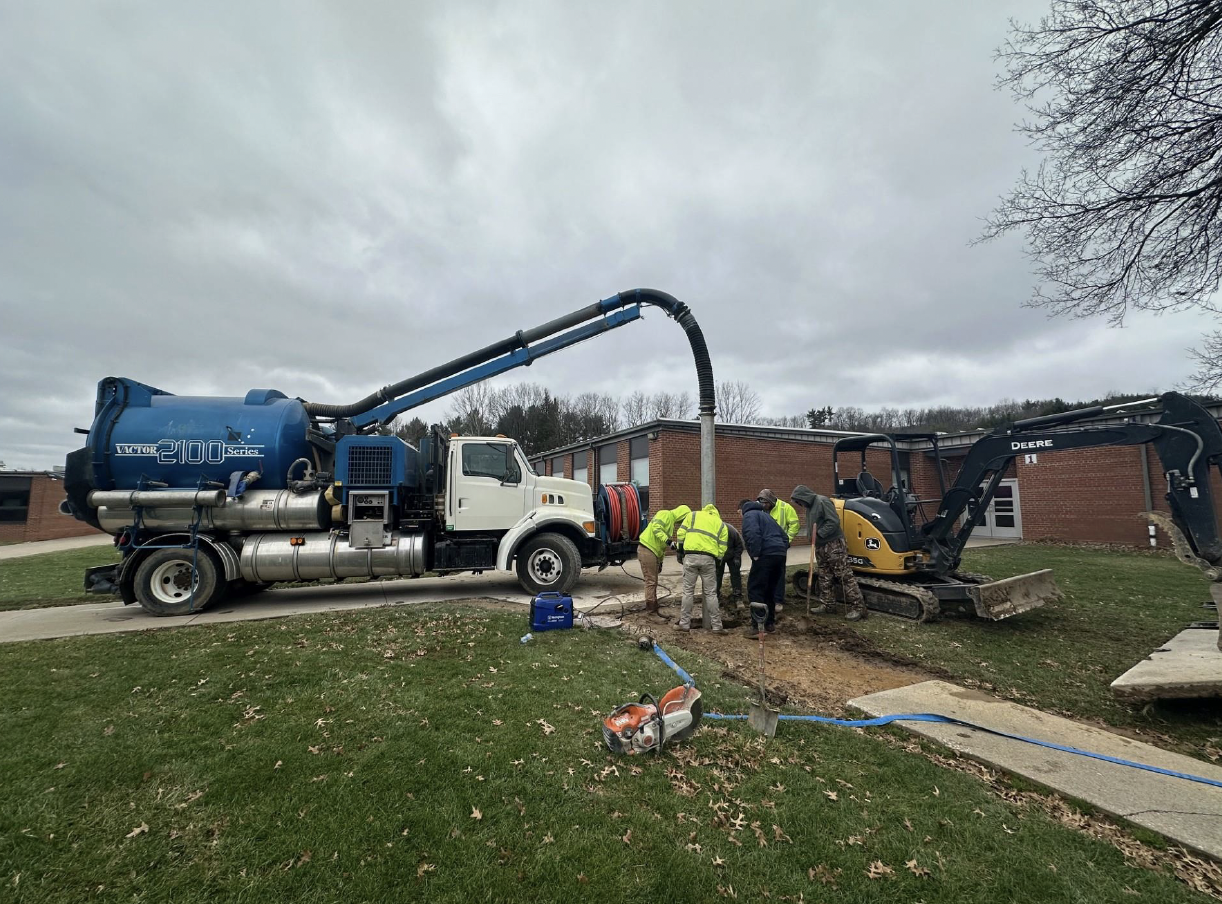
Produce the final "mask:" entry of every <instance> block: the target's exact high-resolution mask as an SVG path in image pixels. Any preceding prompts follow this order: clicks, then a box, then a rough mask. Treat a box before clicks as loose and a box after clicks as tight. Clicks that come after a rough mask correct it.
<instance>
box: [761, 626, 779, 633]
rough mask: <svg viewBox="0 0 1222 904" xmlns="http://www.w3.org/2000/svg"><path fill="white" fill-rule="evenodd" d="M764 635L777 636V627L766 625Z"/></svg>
mask: <svg viewBox="0 0 1222 904" xmlns="http://www.w3.org/2000/svg"><path fill="white" fill-rule="evenodd" d="M764 633H765V634H775V633H776V625H774V624H773V625H764Z"/></svg>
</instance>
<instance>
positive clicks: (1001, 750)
mask: <svg viewBox="0 0 1222 904" xmlns="http://www.w3.org/2000/svg"><path fill="white" fill-rule="evenodd" d="M849 705H850V706H852V707H854V708H856V709H859V710H861V711H863V712H865V713H868V714H869V715H871V716H882V715H888V714H891V713H935V714H937V715H942V716H951V717H953V718H956V719H962V720H964V721H965V722H972V723H973V724H976V725H980V726H982V727H985V728H991V729H994V730H996V731H1004V732H1006V733H1008V734H1014V735H1023V736H1025V737H1029V738H1035V739H1038V740H1041V741H1050V742H1052V743H1054V744H1060V745H1062V746H1066V747H1076V748H1078V749H1080V750H1086V751H1090V752H1092V753H1100V754H1104V755H1106V756H1111V757H1115V758H1118V759H1125V760H1130V761H1133V762H1138V763H1143V764H1145V765H1148V766H1155V767H1158V768H1161V769H1168V770H1172V771H1175V772H1182V773H1188V774H1191V775H1198V776H1202V777H1204V778H1207V779H1211V780H1213V781H1222V768H1219V767H1217V766H1213V765H1210V764H1209V763H1205V762H1202V761H1200V760H1195V759H1192V758H1191V757H1186V756H1181V755H1179V754H1178V753H1170V752H1168V751H1166V750H1162V749H1160V748H1158V747H1154V746H1151V745H1150V744H1143V743H1141V742H1140V741H1133V740H1130V739H1129V738H1125V737H1121V736H1120V735H1116V734H1113V733H1111V732H1109V731H1104V730H1102V729H1100V728H1095V727H1093V726H1090V725H1083V724H1081V723H1079V722H1073V721H1071V720H1069V719H1063V718H1061V717H1060V716H1053V715H1049V714H1048V713H1043V712H1040V711H1039V710H1035V709H1031V708H1029V707H1026V706H1019V705H1018V704H1017V703H1008V702H1006V701H1003V700H999V699H997V698H996V697H990V696H989V695H987V694H982V693H980V692H978V691H971V690H967V689H966V688H962V687H959V686H957V685H954V684H950V683H948V682H945V681H924V682H921V683H920V684H913V685H910V686H908V687H902V688H896V689H895V690H889V691H882V692H880V693H877V694H870V695H868V696H865V697H858V698H857V699H855V700H850V701H849ZM896 724H897V725H899V726H900V727H901V728H903V729H904V730H905V731H910V732H912V733H913V734H917V735H921V736H922V737H926V738H929V739H931V740H934V741H937V742H938V743H940V744H943V745H945V746H947V747H949V748H951V749H952V750H956V751H958V752H960V753H962V754H964V755H965V756H968V757H970V758H971V759H974V760H977V761H979V762H982V763H986V764H988V765H991V766H996V767H997V768H999V769H1002V770H1004V771H1005V772H1009V773H1012V774H1015V775H1021V776H1023V777H1025V778H1028V779H1030V780H1031V781H1033V782H1037V783H1038V784H1041V785H1044V786H1045V787H1048V788H1052V789H1053V790H1054V791H1057V792H1059V793H1061V794H1063V795H1065V796H1066V797H1071V798H1076V799H1077V800H1081V801H1085V802H1086V803H1088V804H1091V805H1092V806H1095V807H1098V808H1099V809H1100V810H1103V811H1105V812H1107V813H1110V814H1112V815H1113V816H1119V817H1121V818H1123V819H1127V820H1128V821H1129V822H1132V823H1136V824H1137V825H1140V826H1142V827H1144V828H1147V829H1151V830H1153V831H1155V832H1158V833H1159V834H1160V835H1164V836H1166V837H1167V838H1170V839H1172V840H1173V841H1177V842H1179V843H1181V844H1184V845H1187V846H1188V847H1190V848H1193V849H1195V850H1198V851H1202V852H1204V853H1206V854H1208V855H1210V856H1211V857H1214V858H1222V788H1218V787H1214V786H1212V785H1206V784H1202V783H1200V782H1194V781H1189V780H1187V779H1183V778H1176V777H1173V776H1167V775H1160V774H1158V773H1154V772H1146V771H1144V770H1140V769H1134V768H1132V767H1130V766H1123V765H1120V764H1117V763H1109V762H1105V761H1102V760H1096V759H1091V758H1089V757H1084V756H1081V755H1079V754H1074V753H1068V752H1064V751H1059V750H1051V749H1048V748H1046V747H1039V746H1036V745H1034V744H1027V743H1024V742H1022V741H1016V740H1011V739H1009V738H1002V737H999V736H997V735H995V734H990V733H988V732H983V731H977V730H975V729H972V728H966V727H964V726H961V725H948V724H944V723H943V724H939V723H934V722H897V723H896Z"/></svg>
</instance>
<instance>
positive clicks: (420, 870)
mask: <svg viewBox="0 0 1222 904" xmlns="http://www.w3.org/2000/svg"><path fill="white" fill-rule="evenodd" d="M436 869H437V866H436V864H433V863H421V864H420V865H419V866H418V867H416V878H417V879H422V878H424V874H425V873H431V872H434V871H435V870H436Z"/></svg>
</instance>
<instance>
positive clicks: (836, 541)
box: [790, 486, 866, 621]
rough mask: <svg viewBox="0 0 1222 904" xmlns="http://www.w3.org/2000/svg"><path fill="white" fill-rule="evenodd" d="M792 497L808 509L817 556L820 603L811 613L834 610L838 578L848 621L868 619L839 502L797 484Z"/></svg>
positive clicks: (817, 613) (818, 613)
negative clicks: (850, 562) (838, 507)
mask: <svg viewBox="0 0 1222 904" xmlns="http://www.w3.org/2000/svg"><path fill="white" fill-rule="evenodd" d="M790 498H791V499H792V500H793V501H794V502H796V503H797V504H798V505H800V506H803V507H804V508H805V509H806V511H807V516H806V517H807V524H808V526H809V527H810V535H811V537H812V538H813V539H814V542H815V555H816V556H817V557H818V567H819V590H818V595H819V602H820V605H819V606H817V607H815V608H813V609H811V610H810V611H811V614H812V615H823V614H825V613H829V612H833V611H834V610H835V608H836V597H835V595H834V593H833V591H832V579H833V578H835V579H836V580H837V581H839V582H840V589H841V590H842V591H843V592H844V604H845V606H846V607H847V610H848V611H847V612H846V613H845V616H844V617H845V618H847V619H848V620H849V621H858V620H860V619H863V618H865V617H866V601H865V600H864V599H863V598H862V596H861V588H860V587H858V586H857V578H856V577H855V576H854V575H853V568H852V566H851V565H849V547H848V544H847V543H845V540H844V530H843V529H842V528H841V527H840V516H839V515H838V514H837V512H836V504H835V503H834V502H832V500H830V499H828V498H827V497H826V496H820V495H819V494H818V493H816V492H815V491H814V490H812V489H810V488H809V487H805V486H797V487H794V491H793V493H792V494H791V495H790ZM807 580H810V578H807Z"/></svg>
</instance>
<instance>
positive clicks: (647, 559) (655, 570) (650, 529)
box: [636, 505, 692, 615]
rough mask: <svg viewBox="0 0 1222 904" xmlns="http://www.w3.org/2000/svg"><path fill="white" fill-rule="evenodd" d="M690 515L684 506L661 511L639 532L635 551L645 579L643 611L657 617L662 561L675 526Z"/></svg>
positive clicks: (688, 509) (689, 510) (690, 511)
mask: <svg viewBox="0 0 1222 904" xmlns="http://www.w3.org/2000/svg"><path fill="white" fill-rule="evenodd" d="M691 513H692V510H691V509H690V508H688V507H687V506H686V505H680V506H676V507H675V508H673V509H671V510H670V511H661V512H658V513H657V514H656V515H654V516H653V520H651V521H650V522H649V524H648V525H646V527H645V529H644V530H643V531H641V539H640V546H638V547H637V549H636V560H637V561H638V562H640V563H641V575H642V576H643V577H644V578H645V611H646V612H649V613H651V614H654V615H657V614H658V612H659V607H658V575H659V574H660V573H661V571H662V559H663V558H664V557H665V556H666V548H667V547H668V546H670V544H671V538H672V537H673V536H674V534H675V525H677V524H678V523H679V522H681V521H682V520H683V519H684V518H686V517H687V516H688V515H690V514H691Z"/></svg>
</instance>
